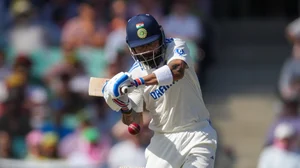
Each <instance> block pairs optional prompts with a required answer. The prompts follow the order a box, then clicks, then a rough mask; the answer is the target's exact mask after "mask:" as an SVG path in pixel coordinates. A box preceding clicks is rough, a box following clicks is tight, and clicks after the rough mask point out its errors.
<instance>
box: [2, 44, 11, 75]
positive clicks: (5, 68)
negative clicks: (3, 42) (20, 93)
mask: <svg viewBox="0 0 300 168" xmlns="http://www.w3.org/2000/svg"><path fill="white" fill-rule="evenodd" d="M10 72H11V69H10V68H9V67H8V66H7V62H6V55H5V52H4V51H3V50H0V81H4V79H5V78H6V77H7V76H8V75H9V74H10Z"/></svg>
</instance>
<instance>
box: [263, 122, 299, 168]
mask: <svg viewBox="0 0 300 168" xmlns="http://www.w3.org/2000/svg"><path fill="white" fill-rule="evenodd" d="M297 136H298V135H297V134H296V130H295V129H294V128H293V127H292V126H291V125H289V124H286V123H282V124H280V125H278V126H277V127H276V128H275V132H274V137H275V142H274V144H273V145H272V146H270V147H267V148H265V149H264V150H263V151H262V153H261V155H260V158H259V162H258V168H282V167H284V168H299V167H300V155H299V154H297V153H296V152H294V150H295V144H296V140H297Z"/></svg>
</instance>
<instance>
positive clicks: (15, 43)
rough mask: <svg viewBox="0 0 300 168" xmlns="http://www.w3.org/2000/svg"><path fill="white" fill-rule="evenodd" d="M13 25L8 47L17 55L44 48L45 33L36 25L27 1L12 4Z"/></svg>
mask: <svg viewBox="0 0 300 168" xmlns="http://www.w3.org/2000/svg"><path fill="white" fill-rule="evenodd" d="M12 13H13V16H14V25H13V27H12V28H11V29H10V38H9V39H10V41H9V45H10V47H12V48H13V49H14V50H15V52H16V53H17V54H31V53H32V52H34V51H37V50H40V49H43V48H45V46H46V41H45V31H44V29H43V28H42V26H41V25H39V24H37V23H36V19H35V18H34V11H33V8H32V6H31V4H30V2H29V1H27V0H23V1H14V3H13V4H12Z"/></svg>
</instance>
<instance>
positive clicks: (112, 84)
mask: <svg viewBox="0 0 300 168" xmlns="http://www.w3.org/2000/svg"><path fill="white" fill-rule="evenodd" d="M131 81H132V79H131V77H130V74H129V73H124V72H120V73H118V74H117V75H115V76H114V77H112V78H111V79H110V80H109V81H108V82H107V84H106V85H105V86H104V90H106V91H107V92H108V93H107V94H110V95H111V96H112V97H113V98H119V97H120V96H122V95H124V93H122V87H127V86H132V84H131Z"/></svg>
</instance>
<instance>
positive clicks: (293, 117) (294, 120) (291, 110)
mask: <svg viewBox="0 0 300 168" xmlns="http://www.w3.org/2000/svg"><path fill="white" fill-rule="evenodd" d="M281 123H289V124H291V125H292V126H293V127H294V128H295V129H296V131H297V133H298V134H299V135H300V116H299V102H296V101H284V102H283V105H282V109H281V111H280V113H279V116H278V117H277V119H276V120H275V122H274V123H273V124H272V126H271V128H270V130H269V132H268V135H267V142H266V145H267V146H268V145H271V144H273V143H274V131H275V128H276V127H277V126H278V125H280V124H281Z"/></svg>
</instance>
